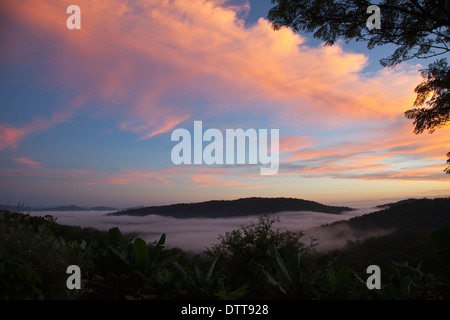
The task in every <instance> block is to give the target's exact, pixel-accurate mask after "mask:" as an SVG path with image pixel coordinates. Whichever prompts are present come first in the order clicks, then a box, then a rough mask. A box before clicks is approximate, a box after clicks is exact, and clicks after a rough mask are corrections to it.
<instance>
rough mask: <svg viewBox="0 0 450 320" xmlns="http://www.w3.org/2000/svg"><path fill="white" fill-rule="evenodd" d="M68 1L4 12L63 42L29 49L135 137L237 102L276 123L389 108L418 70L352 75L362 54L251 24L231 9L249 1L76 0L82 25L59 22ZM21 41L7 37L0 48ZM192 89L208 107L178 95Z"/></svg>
mask: <svg viewBox="0 0 450 320" xmlns="http://www.w3.org/2000/svg"><path fill="white" fill-rule="evenodd" d="M68 4H70V1H61V2H58V3H55V2H53V1H44V0H43V1H17V2H13V3H12V4H11V5H10V6H8V8H6V9H3V10H2V13H3V14H4V15H6V16H9V17H12V18H14V19H16V22H17V23H18V24H22V25H25V27H28V28H29V32H30V36H31V37H32V36H34V35H35V32H37V33H38V34H39V38H40V39H42V41H43V42H49V41H54V42H57V43H61V45H60V46H58V47H56V48H55V47H47V46H43V45H41V46H35V47H33V48H28V49H30V50H32V52H35V53H40V54H44V55H45V56H48V57H49V59H48V60H46V61H45V67H46V68H48V71H49V72H48V73H47V74H48V76H47V77H48V81H51V82H54V83H55V84H58V83H64V84H65V85H68V86H69V87H71V88H74V89H76V90H78V91H79V92H78V93H79V94H77V96H79V95H81V96H83V97H85V98H86V97H90V99H101V100H103V103H102V106H103V107H104V108H108V110H110V111H111V112H114V113H116V114H117V115H118V116H119V117H121V118H122V119H123V120H122V122H126V123H127V126H126V128H127V129H128V130H133V128H134V131H137V132H141V133H143V137H152V136H154V135H155V134H157V133H158V132H160V130H162V129H164V128H169V127H170V126H171V124H173V122H174V118H175V119H178V120H177V121H180V119H184V118H187V117H189V116H191V117H192V116H193V115H202V116H203V117H208V116H217V115H220V114H221V113H222V112H223V110H224V109H236V110H238V109H241V108H242V107H243V106H245V109H246V110H247V111H250V110H252V109H255V111H256V110H258V111H260V112H262V113H265V114H273V110H272V109H271V108H273V106H274V105H275V106H276V107H277V109H278V111H282V112H279V113H278V117H280V118H282V119H283V120H284V121H292V120H293V119H298V118H299V117H302V118H303V119H304V121H316V122H321V123H325V122H326V123H333V121H336V117H339V118H345V119H374V118H378V119H380V118H386V117H392V116H393V115H394V114H395V115H397V114H398V113H399V112H401V111H400V109H399V108H402V106H406V105H408V104H410V103H411V101H412V100H411V99H412V94H413V92H412V89H413V86H414V85H415V84H417V78H418V73H417V70H416V68H409V69H408V68H403V69H402V68H398V69H396V70H394V71H393V70H383V71H380V72H378V73H377V74H374V75H371V76H370V77H365V76H364V75H361V74H359V72H360V71H361V70H362V69H363V68H364V66H366V64H367V62H368V58H367V57H366V56H364V55H362V54H356V53H351V52H345V51H344V50H343V49H342V47H340V46H339V45H337V46H333V47H323V46H320V47H317V48H313V47H309V46H307V45H306V39H305V38H303V37H302V36H300V35H298V34H295V33H293V32H292V31H291V30H289V29H282V30H280V31H277V32H274V31H273V30H272V29H271V26H270V23H269V22H268V21H267V20H264V19H260V20H259V22H258V23H256V24H254V25H252V26H250V27H247V26H246V25H245V23H244V22H243V21H242V20H239V18H238V15H237V12H239V11H240V10H244V11H245V10H246V8H247V6H248V4H244V5H243V6H240V7H239V6H238V7H236V6H234V7H233V6H232V7H221V5H223V1H204V0H192V1H188V2H187V1H184V0H176V1H160V2H151V1H135V2H125V3H124V2H123V1H118V0H111V1H96V2H92V1H86V0H80V1H78V5H79V6H80V7H81V8H82V12H83V13H82V15H83V26H82V30H79V32H78V31H77V32H70V31H69V30H67V29H66V28H65V26H64V25H62V22H61V21H64V17H65V16H64V14H61V12H64V11H63V10H61V9H62V8H65V6H66V5H68ZM247 9H248V8H247ZM61 15H62V17H61ZM44 34H45V35H46V36H45V37H44V36H42V35H44ZM26 43H27V42H26V41H24V43H21V44H17V43H16V42H15V41H14V39H13V38H11V37H8V38H7V41H6V46H8V45H9V44H11V45H12V44H15V45H16V46H19V45H20V46H26ZM19 51H20V50H19ZM23 51H24V52H25V50H23ZM197 97H201V98H202V99H205V100H206V101H209V104H208V106H207V107H206V108H204V107H201V106H197V105H195V103H192V102H191V103H186V101H192V100H194V101H195V99H196V98H197ZM82 101H84V100H82ZM261 101H263V102H265V103H267V104H268V105H269V106H263V105H262V104H261V103H258V102H261ZM380 106H382V107H380ZM317 110H320V117H318V116H317ZM250 112H251V111H250ZM144 129H145V130H144ZM144 131H145V132H144Z"/></svg>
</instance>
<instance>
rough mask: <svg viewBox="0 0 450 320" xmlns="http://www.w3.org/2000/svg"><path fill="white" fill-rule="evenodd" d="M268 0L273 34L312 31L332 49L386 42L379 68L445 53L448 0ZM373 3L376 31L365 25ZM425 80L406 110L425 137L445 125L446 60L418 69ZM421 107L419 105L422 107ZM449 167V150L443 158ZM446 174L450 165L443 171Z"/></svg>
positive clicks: (449, 38)
mask: <svg viewBox="0 0 450 320" xmlns="http://www.w3.org/2000/svg"><path fill="white" fill-rule="evenodd" d="M377 2H379V3H371V2H370V1H365V0H272V3H274V4H275V6H274V7H273V8H271V9H270V11H269V13H268V18H269V20H270V21H271V22H272V27H273V28H274V29H275V30H278V29H280V28H281V27H283V26H288V27H291V28H292V29H293V30H294V31H297V32H300V31H305V32H309V33H311V32H312V33H313V35H314V37H315V38H317V39H320V40H322V41H324V42H325V44H326V45H333V44H334V43H335V42H336V41H337V40H338V39H343V40H344V41H345V42H346V43H349V42H350V41H351V40H355V41H365V42H367V47H368V49H373V48H374V47H375V46H383V45H387V44H391V45H395V46H396V49H395V51H394V52H393V53H392V54H391V55H390V56H388V57H386V58H383V59H381V60H380V63H381V65H383V66H384V67H391V68H393V67H395V66H396V65H398V64H399V63H401V62H403V61H407V60H411V59H413V58H418V59H428V58H432V57H437V56H442V55H444V54H448V53H449V52H450V47H449V44H450V29H449V26H450V1H449V0H382V1H377ZM371 5H377V6H378V7H379V8H380V11H381V28H379V29H376V28H373V29H369V28H367V26H366V22H367V19H368V18H369V14H368V13H367V8H368V7H369V6H371ZM420 72H421V75H422V77H423V78H424V81H423V82H422V83H420V84H419V85H418V86H417V87H416V88H415V92H416V94H417V97H416V100H415V102H414V106H413V107H415V108H414V109H411V110H408V111H406V112H405V116H406V117H407V118H408V119H413V120H414V126H415V127H414V133H416V134H420V133H423V131H424V130H428V131H429V132H430V133H432V132H434V130H435V129H437V128H439V127H442V126H446V125H448V124H449V123H450V93H449V91H450V71H449V67H448V65H447V61H446V59H445V58H442V59H438V60H437V61H435V62H434V63H432V64H430V65H429V66H428V69H423V70H421V71H420ZM423 105H425V107H420V108H419V106H423ZM447 157H449V159H448V160H447V163H448V164H450V152H449V153H448V154H447ZM444 171H445V172H446V173H448V174H450V166H449V167H447V168H446V169H445V170H444Z"/></svg>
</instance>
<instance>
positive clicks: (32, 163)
mask: <svg viewBox="0 0 450 320" xmlns="http://www.w3.org/2000/svg"><path fill="white" fill-rule="evenodd" d="M13 160H14V161H15V162H16V163H18V164H22V165H25V166H27V167H29V168H31V169H41V168H42V167H43V165H42V163H39V162H37V161H34V160H31V159H28V158H15V159H13Z"/></svg>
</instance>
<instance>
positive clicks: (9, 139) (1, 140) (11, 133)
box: [0, 126, 26, 150]
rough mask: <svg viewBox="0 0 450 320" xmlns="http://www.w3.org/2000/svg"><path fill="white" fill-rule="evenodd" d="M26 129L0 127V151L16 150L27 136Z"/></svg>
mask: <svg viewBox="0 0 450 320" xmlns="http://www.w3.org/2000/svg"><path fill="white" fill-rule="evenodd" d="M25 132H26V130H25V129H22V128H12V127H5V126H0V150H3V149H6V148H8V147H13V148H16V147H17V146H18V144H19V142H20V140H22V138H23V137H24V136H25Z"/></svg>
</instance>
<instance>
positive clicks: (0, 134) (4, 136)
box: [0, 111, 72, 150]
mask: <svg viewBox="0 0 450 320" xmlns="http://www.w3.org/2000/svg"><path fill="white" fill-rule="evenodd" d="M71 116H72V112H69V111H65V112H56V113H54V114H53V115H52V116H51V117H50V118H45V117H42V116H38V117H35V118H34V119H33V121H31V122H30V123H28V124H26V125H25V126H24V127H22V128H15V127H7V126H2V125H0V150H3V149H6V148H8V147H13V148H16V147H17V146H18V145H19V143H20V142H21V141H22V140H23V139H24V138H26V137H27V136H29V135H32V134H38V133H41V132H44V131H46V130H48V129H50V128H51V127H53V126H55V125H57V124H60V123H63V122H67V121H69V119H70V117H71Z"/></svg>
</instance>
